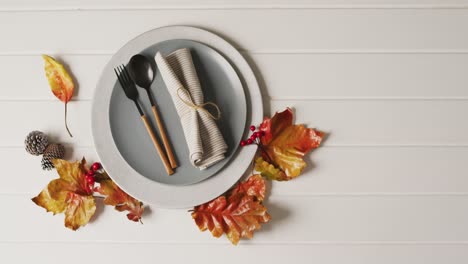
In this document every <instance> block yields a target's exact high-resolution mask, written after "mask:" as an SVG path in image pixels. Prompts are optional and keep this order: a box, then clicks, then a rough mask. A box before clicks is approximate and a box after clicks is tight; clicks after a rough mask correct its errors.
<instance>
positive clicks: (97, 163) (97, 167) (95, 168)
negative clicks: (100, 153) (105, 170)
mask: <svg viewBox="0 0 468 264" xmlns="http://www.w3.org/2000/svg"><path fill="white" fill-rule="evenodd" d="M100 168H101V163H99V162H94V163H93V165H91V169H92V170H93V171H97V170H99V169H100Z"/></svg>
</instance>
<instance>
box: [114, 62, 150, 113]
mask: <svg viewBox="0 0 468 264" xmlns="http://www.w3.org/2000/svg"><path fill="white" fill-rule="evenodd" d="M114 72H115V75H117V79H119V83H120V86H122V88H123V90H124V92H125V95H126V96H127V97H128V99H130V100H132V101H133V102H134V103H135V105H136V107H137V109H138V112H139V113H140V116H144V115H145V114H144V113H143V110H141V106H140V103H139V102H138V90H137V88H136V86H135V83H134V82H133V80H132V79H131V78H130V74H129V73H128V71H127V68H126V67H125V66H124V65H120V66H117V68H114Z"/></svg>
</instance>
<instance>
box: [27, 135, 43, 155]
mask: <svg viewBox="0 0 468 264" xmlns="http://www.w3.org/2000/svg"><path fill="white" fill-rule="evenodd" d="M48 144H49V139H48V138H47V135H46V134H44V133H43V132H41V131H32V132H30V133H29V134H28V135H27V136H26V139H25V140H24V145H25V148H26V151H27V152H28V153H29V154H32V155H35V156H39V155H41V154H43V153H44V151H45V149H46V147H47V145H48Z"/></svg>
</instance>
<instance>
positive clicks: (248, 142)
mask: <svg viewBox="0 0 468 264" xmlns="http://www.w3.org/2000/svg"><path fill="white" fill-rule="evenodd" d="M256 129H257V128H256V127H255V126H254V125H252V126H250V131H252V132H253V133H252V135H250V137H249V138H248V139H247V140H241V142H240V145H241V146H242V147H244V146H247V145H251V144H253V143H255V144H257V145H258V144H259V143H260V138H261V137H263V136H265V131H261V130H257V131H255V130H256Z"/></svg>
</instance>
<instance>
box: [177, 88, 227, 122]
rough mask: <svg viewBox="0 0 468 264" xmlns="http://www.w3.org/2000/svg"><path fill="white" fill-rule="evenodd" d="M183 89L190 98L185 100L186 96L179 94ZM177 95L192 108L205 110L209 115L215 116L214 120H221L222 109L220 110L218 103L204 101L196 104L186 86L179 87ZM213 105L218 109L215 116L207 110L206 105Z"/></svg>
mask: <svg viewBox="0 0 468 264" xmlns="http://www.w3.org/2000/svg"><path fill="white" fill-rule="evenodd" d="M180 91H182V92H184V93H185V95H186V96H187V98H189V100H185V99H184V98H182V97H181V96H180V94H179V92H180ZM177 97H179V99H180V101H182V103H184V104H185V105H187V106H188V107H190V108H192V109H193V110H195V111H196V110H200V111H203V112H205V113H206V114H207V115H208V116H209V117H211V118H213V119H214V120H219V119H220V118H221V110H219V107H218V105H216V104H215V103H213V102H206V103H203V104H199V105H197V104H195V103H194V102H193V99H192V96H191V95H190V93H189V91H187V90H186V89H184V88H179V89H177ZM208 105H210V106H212V107H214V108H215V109H216V116H214V115H213V114H212V113H210V111H208V110H206V108H205V106H208Z"/></svg>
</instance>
